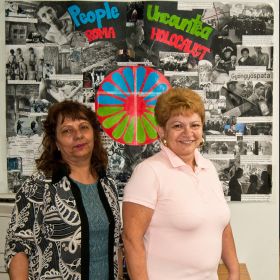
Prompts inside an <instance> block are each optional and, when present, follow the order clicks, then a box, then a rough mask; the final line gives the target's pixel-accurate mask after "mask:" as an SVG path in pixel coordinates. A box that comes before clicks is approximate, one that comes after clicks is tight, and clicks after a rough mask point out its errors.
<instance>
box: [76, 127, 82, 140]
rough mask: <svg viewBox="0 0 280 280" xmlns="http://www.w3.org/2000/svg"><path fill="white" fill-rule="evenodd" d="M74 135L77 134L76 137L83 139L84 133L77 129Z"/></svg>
mask: <svg viewBox="0 0 280 280" xmlns="http://www.w3.org/2000/svg"><path fill="white" fill-rule="evenodd" d="M74 136H75V139H81V138H83V133H82V131H81V130H80V129H76V130H75V134H74Z"/></svg>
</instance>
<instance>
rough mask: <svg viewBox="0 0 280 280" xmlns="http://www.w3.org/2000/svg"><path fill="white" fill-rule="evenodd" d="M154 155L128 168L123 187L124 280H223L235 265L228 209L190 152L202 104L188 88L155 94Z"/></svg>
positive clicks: (210, 170) (202, 162)
mask: <svg viewBox="0 0 280 280" xmlns="http://www.w3.org/2000/svg"><path fill="white" fill-rule="evenodd" d="M155 117H156V120H157V123H158V134H159V137H160V139H161V142H162V144H161V151H160V152H159V153H157V154H155V155H154V156H152V157H150V158H148V159H146V160H144V161H143V162H142V163H140V164H139V165H138V166H137V167H136V168H135V170H134V172H133V174H132V177H131V179H130V181H129V183H128V184H127V186H126V187H125V190H124V203H123V222H124V234H123V239H124V246H125V254H126V261H127V265H128V272H129V275H130V278H131V279H132V280H138V279H139V280H148V279H149V280H171V279H172V280H183V279H184V280H204V279H205V280H206V279H207V280H217V279H218V276H217V268H218V264H219V261H220V259H222V260H223V262H224V263H225V265H226V266H227V268H228V270H229V275H230V276H229V278H228V279H230V280H239V279H240V278H239V265H238V260H237V255H236V250H235V245H234V240H233V235H232V231H231V226H230V224H229V220H230V212H229V208H228V206H227V203H226V201H225V199H224V195H223V190H222V187H221V184H220V181H219V178H218V175H217V172H216V170H215V167H214V166H213V164H212V163H211V162H210V161H209V160H208V159H205V158H203V157H202V155H201V154H200V153H199V151H198V148H199V146H200V145H201V143H203V142H204V140H203V137H202V136H203V124H204V119H205V111H204V104H203V102H202V100H201V98H200V97H199V95H198V94H196V93H195V92H193V91H192V90H189V89H181V88H176V89H175V88H174V89H170V90H169V91H167V92H166V93H165V94H162V95H161V96H160V97H159V98H158V101H157V104H156V107H155Z"/></svg>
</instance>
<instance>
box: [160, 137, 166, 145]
mask: <svg viewBox="0 0 280 280" xmlns="http://www.w3.org/2000/svg"><path fill="white" fill-rule="evenodd" d="M161 142H162V144H163V145H164V146H166V147H167V141H166V139H164V138H163V139H161Z"/></svg>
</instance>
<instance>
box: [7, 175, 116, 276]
mask: <svg viewBox="0 0 280 280" xmlns="http://www.w3.org/2000/svg"><path fill="white" fill-rule="evenodd" d="M56 173H57V174H56V175H55V176H53V178H50V179H48V178H47V177H46V176H45V175H44V174H43V173H42V172H37V173H36V174H34V175H32V176H31V177H30V178H29V179H27V180H26V181H25V183H24V184H23V185H22V187H21V188H20V190H19V191H18V193H17V195H16V203H15V207H14V210H13V213H12V217H11V221H10V224H9V228H8V232H7V238H6V248H5V262H6V266H7V268H8V267H9V264H10V261H11V258H12V257H13V256H14V255H15V254H16V253H18V252H25V253H26V254H27V256H28V258H29V280H31V279H32V280H33V279H34V280H38V279H40V280H47V279H56V280H60V279H67V280H84V279H88V272H89V263H88V261H89V246H88V245H89V235H88V232H89V227H88V220H87V216H86V212H85V209H84V207H83V204H82V198H81V193H80V191H79V188H78V187H77V185H76V184H75V183H74V182H73V181H71V179H70V178H69V177H68V176H67V175H66V174H65V172H56ZM63 173H64V174H63ZM97 187H98V193H99V196H100V199H101V201H102V204H103V206H104V208H105V210H106V213H107V216H108V219H109V223H110V225H109V248H108V250H109V269H110V280H111V279H117V275H118V249H119V247H120V229H121V222H120V214H119V213H120V212H119V204H118V198H117V191H116V188H115V184H114V182H113V180H111V179H110V178H108V177H106V176H103V177H100V179H99V180H98V184H97ZM90 280H91V279H90Z"/></svg>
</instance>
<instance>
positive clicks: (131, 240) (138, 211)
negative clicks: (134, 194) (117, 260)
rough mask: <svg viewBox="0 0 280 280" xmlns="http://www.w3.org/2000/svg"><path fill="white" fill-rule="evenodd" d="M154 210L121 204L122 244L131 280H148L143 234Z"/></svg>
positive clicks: (134, 204)
mask: <svg viewBox="0 0 280 280" xmlns="http://www.w3.org/2000/svg"><path fill="white" fill-rule="evenodd" d="M153 212H154V210H153V209H151V208H148V207H145V206H142V205H139V204H136V203H132V202H124V203H123V242H124V251H125V257H126V263H127V267H128V273H129V276H130V278H131V280H148V272H147V264H146V252H145V247H144V240H143V238H144V234H145V232H146V230H147V228H148V226H149V224H150V221H151V218H152V215H153Z"/></svg>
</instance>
